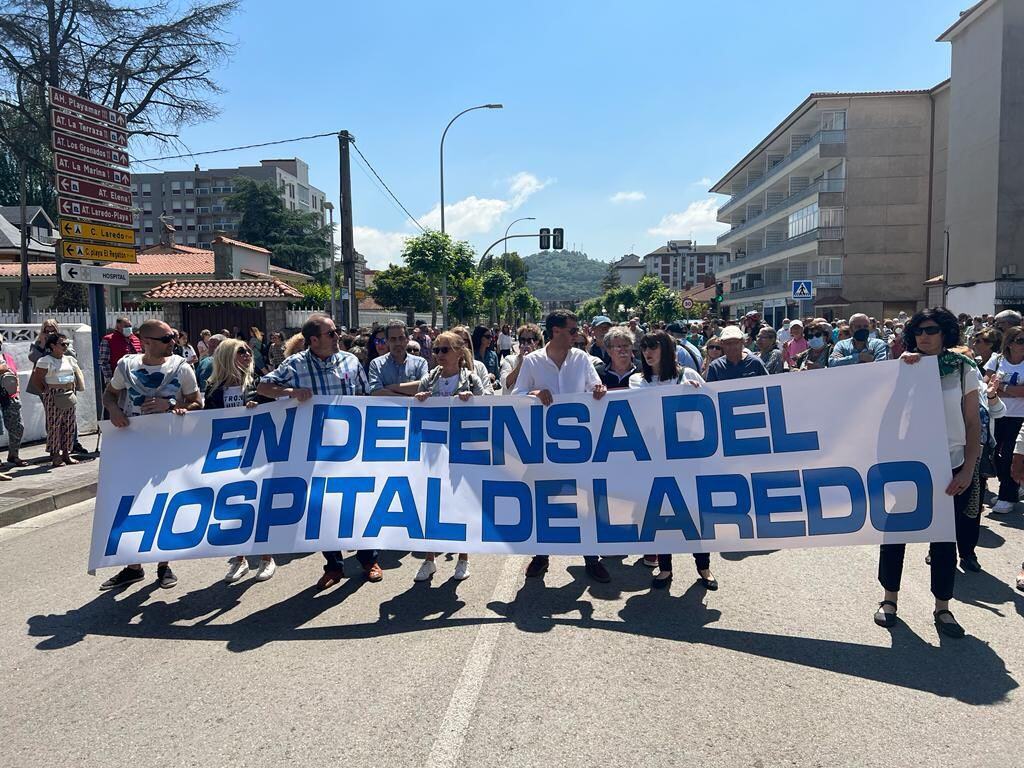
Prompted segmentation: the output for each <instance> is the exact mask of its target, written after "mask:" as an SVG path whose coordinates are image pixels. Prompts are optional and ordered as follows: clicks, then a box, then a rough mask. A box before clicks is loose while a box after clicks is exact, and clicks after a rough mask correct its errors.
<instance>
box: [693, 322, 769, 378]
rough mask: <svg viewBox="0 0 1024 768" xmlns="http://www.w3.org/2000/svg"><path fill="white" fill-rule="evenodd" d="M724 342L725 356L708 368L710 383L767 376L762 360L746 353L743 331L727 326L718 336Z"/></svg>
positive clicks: (712, 362)
mask: <svg viewBox="0 0 1024 768" xmlns="http://www.w3.org/2000/svg"><path fill="white" fill-rule="evenodd" d="M718 338H719V339H721V342H722V352H723V355H722V356H721V357H719V358H717V359H716V360H712V361H711V365H709V366H708V375H707V376H706V377H705V378H706V379H707V380H708V381H728V380H729V379H746V378H748V377H750V376H767V375H768V369H767V368H765V367H764V363H762V362H761V358H760V357H758V356H757V355H752V354H749V353H747V352H746V350H745V349H744V348H743V339H744V335H743V331H741V330H740V329H739V328H737V327H736V326H735V325H730V326H727V327H726V328H724V329H722V332H721V333H720V334H718Z"/></svg>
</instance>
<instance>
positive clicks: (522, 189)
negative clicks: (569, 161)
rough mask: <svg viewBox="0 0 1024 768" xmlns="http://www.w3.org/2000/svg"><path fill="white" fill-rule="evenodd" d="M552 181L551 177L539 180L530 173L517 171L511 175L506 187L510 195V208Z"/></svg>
mask: <svg viewBox="0 0 1024 768" xmlns="http://www.w3.org/2000/svg"><path fill="white" fill-rule="evenodd" d="M552 181H553V180H552V179H548V180H547V181H541V180H540V179H538V178H537V177H536V176H534V175H533V174H532V173H526V172H525V171H520V172H519V173H517V174H516V175H515V176H513V177H512V179H511V184H510V185H509V188H508V192H509V194H510V195H512V200H511V203H512V210H515V209H516V208H518V207H519V206H521V205H522V204H523V203H525V202H526V201H527V200H528V199H529V198H530V196H531V195H534V194H536V193H537V192H540V191H541V190H542V189H544V187H546V186H547V185H548V184H551V183H552Z"/></svg>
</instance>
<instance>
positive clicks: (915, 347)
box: [875, 307, 998, 637]
mask: <svg viewBox="0 0 1024 768" xmlns="http://www.w3.org/2000/svg"><path fill="white" fill-rule="evenodd" d="M903 341H904V343H905V344H906V348H907V351H906V352H904V353H903V355H902V357H901V358H900V359H901V360H903V362H904V363H910V364H913V363H916V362H918V361H919V360H920V359H921V356H922V355H934V356H935V357H937V358H938V363H939V383H940V386H941V387H942V404H943V415H944V417H945V420H946V434H947V435H948V441H949V442H948V444H949V463H950V465H951V467H952V479H951V480H950V481H949V484H948V485H947V486H946V494H947V495H949V496H952V497H953V514H954V517H955V519H956V526H957V528H961V527H962V526H964V525H965V524H967V523H966V518H967V513H968V512H969V507H970V502H971V495H972V492H973V490H974V485H975V483H977V482H978V475H977V471H978V458H979V456H980V455H981V415H980V412H979V410H978V407H979V406H978V388H979V382H978V376H977V367H976V366H975V363H974V360H972V359H971V358H969V357H965V356H964V355H960V354H957V353H956V352H952V351H951V348H952V347H955V346H956V345H957V344H959V342H960V325H959V323H958V322H957V319H956V316H955V315H954V314H953V313H952V312H950V311H949V310H948V309H945V308H942V307H935V308H934V309H923V310H921V311H920V312H918V313H917V314H915V315H914V316H913V317H912V318H910V322H908V323H907V325H906V326H905V327H904V329H903ZM997 423H998V422H997ZM975 511H976V510H975ZM961 518H965V520H962V519H961ZM971 522H973V521H971ZM906 549H907V545H906V544H883V545H882V546H881V548H880V551H879V555H878V581H879V583H880V584H881V585H882V588H883V589H884V590H885V595H884V597H883V598H882V602H880V603H879V604H878V610H877V611H876V612H875V623H876V624H878V625H879V626H881V627H886V628H889V627H893V626H895V625H896V600H897V598H898V597H899V591H900V581H901V579H902V576H903V557H904V554H905V553H906ZM928 561H929V565H930V566H931V590H932V595H933V596H934V597H935V610H934V611H933V614H932V615H933V618H934V621H935V627H936V629H937V630H938V631H939V632H940V633H941V634H943V635H945V636H946V637H963V636H964V629H963V627H961V626H960V625H959V624H958V623H957V620H956V619H955V618H954V617H953V614H952V613H951V612H950V610H949V601H950V599H951V598H952V597H953V585H954V583H955V581H956V542H955V541H936V542H932V543H931V544H929V545H928Z"/></svg>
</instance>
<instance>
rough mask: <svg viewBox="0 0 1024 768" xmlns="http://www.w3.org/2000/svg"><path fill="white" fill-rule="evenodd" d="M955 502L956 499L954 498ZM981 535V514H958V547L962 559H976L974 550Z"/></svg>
mask: <svg viewBox="0 0 1024 768" xmlns="http://www.w3.org/2000/svg"><path fill="white" fill-rule="evenodd" d="M953 503H954V504H955V503H956V500H955V499H954V502H953ZM980 535H981V514H980V510H979V514H978V516H977V517H968V516H967V515H964V514H961V513H959V512H958V513H957V514H956V549H957V552H958V553H959V554H960V559H961V560H976V559H977V557H978V556H977V555H976V554H975V552H974V550H975V548H976V547H977V546H978V537H979V536H980Z"/></svg>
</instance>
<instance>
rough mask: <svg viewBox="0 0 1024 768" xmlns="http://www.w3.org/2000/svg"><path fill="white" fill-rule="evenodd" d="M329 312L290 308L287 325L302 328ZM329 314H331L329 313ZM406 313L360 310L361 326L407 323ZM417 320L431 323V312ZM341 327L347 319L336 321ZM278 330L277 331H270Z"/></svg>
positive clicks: (320, 309) (314, 308) (417, 316)
mask: <svg viewBox="0 0 1024 768" xmlns="http://www.w3.org/2000/svg"><path fill="white" fill-rule="evenodd" d="M325 311H327V310H325V309H322V308H320V307H290V308H289V309H288V311H287V315H286V325H287V327H288V328H301V327H302V324H303V323H304V322H306V318H308V317H309V316H310V315H311V314H312V313H313V312H325ZM328 314H330V313H329V312H328ZM405 319H406V317H405V312H392V311H390V310H365V309H362V310H359V325H361V326H364V327H366V328H369V327H370V326H372V325H374V324H377V325H384V324H386V323H387V322H388V321H389V320H401V321H403V322H404V321H405ZM415 319H416V320H422V321H423V322H425V323H429V322H430V313H429V312H417V313H416V316H415ZM335 322H337V323H338V324H339V325H344V324H345V318H344V317H342V318H338V319H336V321H335ZM438 322H440V315H438ZM269 330H276V329H273V328H271V329H269Z"/></svg>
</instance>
